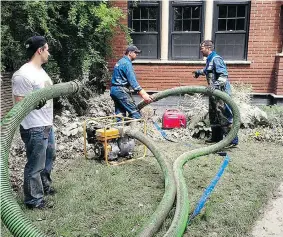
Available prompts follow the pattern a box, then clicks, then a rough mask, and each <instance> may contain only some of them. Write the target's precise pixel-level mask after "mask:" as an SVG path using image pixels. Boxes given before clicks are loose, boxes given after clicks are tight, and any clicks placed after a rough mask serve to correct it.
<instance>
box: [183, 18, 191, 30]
mask: <svg viewBox="0 0 283 237" xmlns="http://www.w3.org/2000/svg"><path fill="white" fill-rule="evenodd" d="M190 29H191V21H187V20H185V21H183V31H189V30H190Z"/></svg>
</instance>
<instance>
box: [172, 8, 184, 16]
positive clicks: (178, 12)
mask: <svg viewBox="0 0 283 237" xmlns="http://www.w3.org/2000/svg"><path fill="white" fill-rule="evenodd" d="M173 9H174V19H182V8H181V7H174V8H173Z"/></svg>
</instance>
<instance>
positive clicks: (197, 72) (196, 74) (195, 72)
mask: <svg viewBox="0 0 283 237" xmlns="http://www.w3.org/2000/svg"><path fill="white" fill-rule="evenodd" d="M192 74H193V77H194V78H199V76H200V75H201V74H202V73H201V71H200V70H196V71H193V72H192Z"/></svg>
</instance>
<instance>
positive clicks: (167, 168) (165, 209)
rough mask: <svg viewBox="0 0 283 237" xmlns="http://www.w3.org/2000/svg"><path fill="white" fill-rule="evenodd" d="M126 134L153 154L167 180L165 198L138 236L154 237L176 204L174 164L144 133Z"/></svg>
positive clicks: (131, 132)
mask: <svg viewBox="0 0 283 237" xmlns="http://www.w3.org/2000/svg"><path fill="white" fill-rule="evenodd" d="M125 133H126V134H127V135H129V136H131V137H133V138H135V139H137V140H139V141H140V142H142V143H143V144H144V145H145V146H146V147H147V148H148V149H149V150H150V151H151V152H152V154H153V155H154V157H155V158H156V160H157V162H158V164H159V165H160V167H161V170H162V172H163V175H164V178H165V191H164V195H163V198H162V200H161V201H160V203H159V205H158V207H157V208H156V210H155V212H154V213H153V214H152V215H151V217H150V219H149V220H148V221H147V222H146V223H144V225H143V227H142V228H141V231H140V232H139V234H138V236H140V237H144V236H147V237H149V236H153V235H154V234H155V233H156V232H157V231H158V229H159V228H160V226H161V225H162V223H163V222H164V220H165V218H166V217H167V215H168V213H169V211H170V210H171V208H172V206H173V204H174V200H175V196H176V185H175V181H174V174H173V167H172V163H171V162H169V160H166V159H164V158H163V156H162V154H161V153H160V152H159V151H158V149H157V148H156V146H155V144H154V142H153V141H152V140H150V139H149V138H147V137H146V136H145V135H144V134H143V133H141V132H139V131H135V130H126V132H125Z"/></svg>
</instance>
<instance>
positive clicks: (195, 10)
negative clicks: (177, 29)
mask: <svg viewBox="0 0 283 237" xmlns="http://www.w3.org/2000/svg"><path fill="white" fill-rule="evenodd" d="M199 17H200V8H199V7H193V10H192V18H199Z"/></svg>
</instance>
